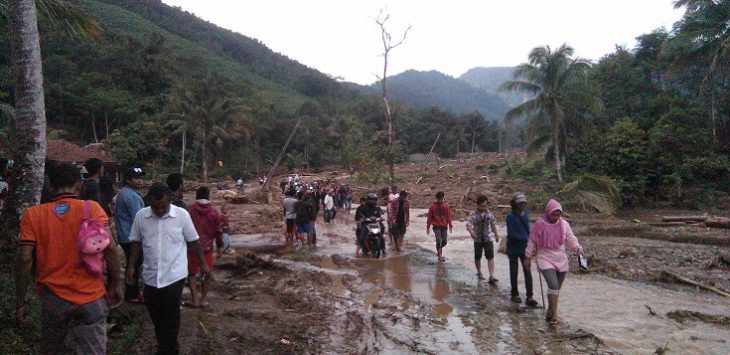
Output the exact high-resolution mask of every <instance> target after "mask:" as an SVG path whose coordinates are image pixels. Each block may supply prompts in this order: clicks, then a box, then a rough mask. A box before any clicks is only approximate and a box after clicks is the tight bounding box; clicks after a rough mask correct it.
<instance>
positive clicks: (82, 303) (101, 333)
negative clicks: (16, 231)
mask: <svg viewBox="0 0 730 355" xmlns="http://www.w3.org/2000/svg"><path fill="white" fill-rule="evenodd" d="M48 178H49V181H50V184H51V187H52V188H53V190H54V195H53V196H52V199H51V202H48V203H44V204H42V205H38V206H34V207H31V208H29V209H28V210H26V211H25V213H23V216H22V217H21V218H20V260H19V261H18V264H17V265H16V274H15V275H16V314H15V316H16V318H17V319H18V321H19V322H20V323H21V324H24V323H26V322H27V321H28V318H27V317H28V306H27V304H26V292H27V289H28V284H29V283H30V275H31V271H32V267H33V257H34V256H35V258H36V270H35V281H36V284H37V286H38V290H39V293H40V295H39V298H40V302H41V319H42V320H41V323H42V329H41V333H42V336H41V339H42V340H41V352H42V353H43V354H61V353H64V352H65V347H64V341H65V339H66V336H67V335H68V333H71V338H72V339H73V342H72V347H73V348H74V351H75V352H76V353H77V354H104V353H106V317H107V314H108V308H107V306H108V304H109V305H116V304H119V303H120V302H121V300H122V284H121V282H120V271H119V259H118V258H117V254H116V244H115V243H114V242H112V244H110V245H109V246H108V247H107V248H106V249H105V250H104V261H105V263H106V266H107V277H108V280H109V285H108V287H109V288H108V290H107V289H105V287H104V281H103V280H102V279H101V278H99V277H97V276H94V275H92V274H91V273H90V272H89V271H87V270H86V269H85V268H84V267H83V266H80V265H79V264H80V260H81V257H80V253H79V249H78V246H77V238H78V235H79V231H80V229H81V220H82V218H83V216H84V212H85V207H84V201H82V200H79V199H78V197H77V196H76V194H77V193H78V191H79V188H80V187H81V179H80V176H79V171H78V169H77V168H76V166H74V165H72V164H64V165H61V166H58V167H54V168H51V169H49V170H48ZM88 208H89V217H90V218H91V219H93V220H97V221H99V222H101V223H103V224H104V225H108V218H107V215H106V213H104V210H103V209H102V208H101V206H99V204H98V203H96V202H94V201H89V202H88ZM107 228H108V227H107ZM107 232H108V230H107ZM109 234H110V235H111V233H109ZM105 296H106V300H105Z"/></svg>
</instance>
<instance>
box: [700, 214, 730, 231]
mask: <svg viewBox="0 0 730 355" xmlns="http://www.w3.org/2000/svg"><path fill="white" fill-rule="evenodd" d="M705 226H707V227H711V228H722V229H730V218H722V217H717V218H708V219H707V220H706V221H705Z"/></svg>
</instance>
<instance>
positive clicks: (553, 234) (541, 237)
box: [530, 200, 564, 249]
mask: <svg viewBox="0 0 730 355" xmlns="http://www.w3.org/2000/svg"><path fill="white" fill-rule="evenodd" d="M558 210H559V211H562V210H563V206H560V203H558V201H555V200H550V201H548V203H547V206H546V207H545V214H543V215H542V218H540V219H539V220H537V222H535V225H534V226H533V234H532V236H531V237H530V239H532V241H533V242H534V243H535V244H537V245H538V246H541V247H544V248H550V249H556V248H558V247H560V246H561V245H563V242H564V234H563V219H562V217H561V218H560V219H558V221H557V222H555V223H550V218H549V217H550V214H551V213H553V212H555V211H558Z"/></svg>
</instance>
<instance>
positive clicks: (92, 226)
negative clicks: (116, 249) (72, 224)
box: [76, 200, 110, 278]
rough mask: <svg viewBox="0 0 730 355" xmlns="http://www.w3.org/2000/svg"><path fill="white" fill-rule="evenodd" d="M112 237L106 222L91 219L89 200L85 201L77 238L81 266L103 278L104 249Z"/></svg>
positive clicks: (79, 264)
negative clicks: (105, 225)
mask: <svg viewBox="0 0 730 355" xmlns="http://www.w3.org/2000/svg"><path fill="white" fill-rule="evenodd" d="M109 243H110V239H109V233H107V231H106V228H104V224H102V223H101V222H99V221H97V220H95V219H91V217H90V214H89V201H88V200H87V201H84V216H83V217H82V219H81V229H79V235H78V238H77V240H76V244H77V246H78V248H79V256H80V257H81V260H80V261H79V263H78V266H79V267H84V268H85V269H86V271H88V272H89V273H90V274H91V275H93V276H95V277H98V278H102V275H103V271H104V249H106V248H107V247H108V246H109Z"/></svg>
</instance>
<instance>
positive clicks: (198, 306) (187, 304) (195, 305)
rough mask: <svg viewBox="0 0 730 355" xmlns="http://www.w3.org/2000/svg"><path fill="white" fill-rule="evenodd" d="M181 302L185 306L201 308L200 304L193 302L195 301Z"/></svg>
mask: <svg viewBox="0 0 730 355" xmlns="http://www.w3.org/2000/svg"><path fill="white" fill-rule="evenodd" d="M180 304H181V305H182V306H183V307H187V308H200V305H199V304H196V303H193V302H188V301H182V302H181V303H180Z"/></svg>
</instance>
